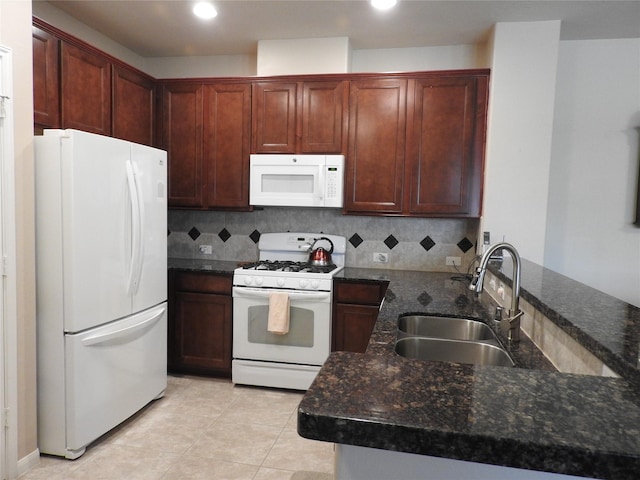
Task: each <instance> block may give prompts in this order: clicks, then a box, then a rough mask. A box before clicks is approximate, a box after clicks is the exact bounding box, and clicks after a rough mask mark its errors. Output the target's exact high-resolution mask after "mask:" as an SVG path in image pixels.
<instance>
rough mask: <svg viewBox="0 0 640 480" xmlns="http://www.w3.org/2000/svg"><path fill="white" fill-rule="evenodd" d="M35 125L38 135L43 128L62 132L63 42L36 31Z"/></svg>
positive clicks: (34, 42)
mask: <svg viewBox="0 0 640 480" xmlns="http://www.w3.org/2000/svg"><path fill="white" fill-rule="evenodd" d="M32 41H33V123H34V125H35V130H36V133H42V129H43V128H60V68H59V67H60V56H59V55H60V40H59V39H58V38H57V37H56V36H54V35H52V34H51V33H49V32H45V31H44V30H42V29H41V28H38V27H36V26H34V27H33V34H32Z"/></svg>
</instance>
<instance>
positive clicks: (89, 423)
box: [65, 303, 167, 457]
mask: <svg viewBox="0 0 640 480" xmlns="http://www.w3.org/2000/svg"><path fill="white" fill-rule="evenodd" d="M166 345H167V306H166V303H164V304H162V305H160V306H158V307H154V308H152V309H150V310H147V311H144V312H142V313H139V314H136V315H133V316H131V317H129V318H126V319H124V320H120V321H117V322H113V323H111V324H109V325H105V326H102V327H98V328H95V329H92V330H89V331H86V332H83V333H81V334H75V335H66V336H65V348H66V359H65V373H66V378H67V384H66V397H67V403H66V418H67V445H66V449H67V451H68V456H70V457H72V456H74V453H73V452H77V451H80V452H81V451H82V449H84V447H85V446H86V445H87V444H89V443H90V442H92V441H93V440H95V439H97V438H98V437H99V436H101V435H103V434H104V433H106V432H108V431H109V430H110V429H112V428H113V427H115V426H117V425H118V424H120V423H121V422H123V421H124V420H126V419H127V418H129V417H130V416H131V415H133V414H134V413H136V412H137V411H138V410H140V409H141V408H142V407H143V406H145V405H146V404H147V403H149V402H150V401H151V400H153V399H154V398H156V397H158V396H161V395H162V394H163V392H164V390H165V389H166V386H167V370H166V365H167V348H166ZM75 456H77V455H75Z"/></svg>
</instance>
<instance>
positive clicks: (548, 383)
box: [298, 262, 640, 479]
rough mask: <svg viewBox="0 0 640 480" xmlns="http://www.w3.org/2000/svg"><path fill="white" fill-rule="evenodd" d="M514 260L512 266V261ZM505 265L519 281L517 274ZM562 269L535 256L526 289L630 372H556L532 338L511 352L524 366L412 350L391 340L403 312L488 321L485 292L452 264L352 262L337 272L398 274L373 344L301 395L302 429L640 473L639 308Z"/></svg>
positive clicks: (491, 458) (494, 458)
mask: <svg viewBox="0 0 640 480" xmlns="http://www.w3.org/2000/svg"><path fill="white" fill-rule="evenodd" d="M503 270H507V271H509V272H510V267H509V266H508V264H507V263H505V265H504V268H503ZM496 272H497V271H496ZM498 275H500V276H501V278H503V279H504V280H505V281H506V282H507V283H509V282H510V281H509V279H508V275H507V274H504V273H498ZM559 277H562V276H558V274H554V273H553V272H550V271H548V270H547V269H543V268H542V267H538V266H535V264H532V263H531V262H525V264H524V266H523V276H522V287H523V291H522V295H523V297H524V298H527V300H528V301H530V302H531V303H532V304H534V306H536V307H538V308H540V307H543V308H545V309H546V310H543V311H544V312H545V314H547V316H549V318H550V319H551V320H552V321H554V322H556V323H558V324H559V325H561V326H562V325H563V324H565V325H564V327H563V328H564V329H565V330H566V331H568V332H570V333H572V335H573V336H574V338H576V340H578V341H579V342H580V343H582V344H583V345H584V346H585V347H587V348H588V349H589V350H591V351H592V352H594V354H599V356H600V358H602V359H603V360H604V361H605V363H607V364H608V365H609V366H610V367H611V368H612V369H614V370H615V371H616V372H617V373H620V374H621V375H622V378H609V377H595V376H586V375H573V374H565V373H559V372H556V371H553V369H552V368H549V366H548V364H547V363H546V362H545V361H544V359H542V360H540V352H538V351H537V349H536V348H535V347H534V346H531V345H530V342H528V341H523V342H522V343H521V345H520V346H518V348H517V349H515V351H513V350H512V351H511V353H512V355H513V356H514V359H515V360H516V363H517V365H518V366H519V367H523V368H506V367H491V366H483V367H481V366H472V365H461V364H453V363H445V362H423V361H417V360H408V359H404V358H401V357H399V356H397V355H395V354H394V353H393V349H392V346H393V342H394V340H395V328H396V327H395V322H396V319H397V317H398V315H399V314H402V313H406V312H426V313H434V314H452V315H458V316H469V317H478V318H481V319H485V320H486V319H488V318H490V315H491V313H492V312H491V305H490V304H489V303H487V304H486V305H485V304H483V303H481V302H479V301H478V300H477V299H476V298H475V296H474V295H473V294H471V293H469V291H468V289H467V288H466V287H467V284H466V282H465V281H464V279H463V278H460V279H458V278H456V277H454V278H453V279H452V276H451V275H450V274H442V273H428V272H405V271H388V270H369V269H354V268H346V269H344V270H343V271H342V272H340V273H339V274H338V275H337V279H338V280H340V281H382V282H389V289H388V290H387V295H386V297H385V301H384V303H383V305H382V308H381V311H380V315H379V318H378V322H377V324H376V326H375V328H374V332H373V334H372V336H371V341H370V344H369V348H368V349H367V353H365V354H355V353H346V352H334V353H332V354H331V355H330V356H329V358H328V360H327V362H326V363H325V365H324V366H323V367H322V369H321V371H320V373H319V374H318V377H317V378H316V380H315V381H314V383H313V384H312V385H311V387H310V389H309V390H308V391H307V393H306V394H305V396H304V398H303V400H302V402H301V403H300V407H299V410H298V433H299V434H300V435H302V436H303V437H306V438H311V439H315V440H321V441H327V442H333V443H342V444H348V445H358V446H364V447H373V448H381V449H385V450H391V451H399V452H409V453H417V454H423V455H432V456H438V457H444V458H451V459H459V460H468V461H474V462H480V463H487V464H493V465H503V466H510V467H516V468H524V469H530V470H539V471H546V472H556V473H564V474H571V475H579V476H584V477H592V478H610V479H632V478H633V479H635V478H637V476H638V473H637V472H638V471H640V387H639V383H638V382H637V381H636V380H637V377H636V376H637V365H636V368H634V365H633V363H634V355H636V357H635V362H636V364H637V348H638V342H637V337H635V336H634V335H633V334H632V333H630V332H635V331H636V330H637V329H638V328H639V326H640V318H639V317H638V309H637V308H635V307H632V306H630V305H626V304H624V305H626V307H625V308H622V307H621V305H620V304H622V303H623V302H619V301H616V300H614V299H611V297H608V296H606V295H604V294H602V293H600V292H596V291H593V289H589V287H586V286H584V285H581V284H579V283H578V282H575V281H572V280H570V279H567V278H566V277H563V278H559ZM535 299H537V301H538V303H536V300H535ZM483 301H486V297H484V296H483ZM592 309H593V311H595V312H596V313H595V314H594V315H592V314H591V313H590V312H591V311H592ZM603 310H604V311H605V312H606V313H607V315H603V314H602V313H603ZM592 322H593V323H595V324H596V325H595V326H594V325H593V323H592ZM577 332H580V333H577ZM616 332H617V334H616ZM634 342H635V343H634ZM589 344H591V347H589ZM634 348H635V350H634ZM629 351H630V353H629ZM596 352H599V353H596ZM634 352H636V353H634Z"/></svg>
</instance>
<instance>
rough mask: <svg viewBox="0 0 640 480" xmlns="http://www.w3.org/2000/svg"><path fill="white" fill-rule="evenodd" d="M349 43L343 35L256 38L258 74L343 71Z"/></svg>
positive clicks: (347, 62)
mask: <svg viewBox="0 0 640 480" xmlns="http://www.w3.org/2000/svg"><path fill="white" fill-rule="evenodd" d="M350 68H351V45H350V43H349V39H348V38H347V37H326V38H296V39H290V40H258V67H257V69H258V75H260V76H274V75H296V74H316V73H347V72H349V70H350Z"/></svg>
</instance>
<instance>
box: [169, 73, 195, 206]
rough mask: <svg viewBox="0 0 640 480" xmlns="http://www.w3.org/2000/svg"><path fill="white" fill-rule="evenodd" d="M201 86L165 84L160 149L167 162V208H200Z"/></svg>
mask: <svg viewBox="0 0 640 480" xmlns="http://www.w3.org/2000/svg"><path fill="white" fill-rule="evenodd" d="M202 88H203V87H202V85H201V84H184V83H179V84H176V85H165V86H164V88H163V95H162V108H163V111H162V117H163V118H162V142H161V145H162V148H164V149H165V150H166V151H167V157H168V160H169V170H168V173H167V175H168V181H169V206H170V207H201V206H202V203H203V202H202V183H203V169H202V122H203V113H202V106H203V105H202V104H203V101H202Z"/></svg>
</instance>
